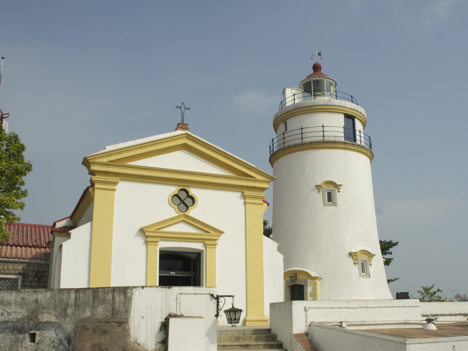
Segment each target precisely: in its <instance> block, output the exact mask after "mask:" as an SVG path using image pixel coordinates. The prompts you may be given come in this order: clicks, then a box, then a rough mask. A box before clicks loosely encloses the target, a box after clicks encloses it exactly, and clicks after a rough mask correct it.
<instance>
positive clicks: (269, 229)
mask: <svg viewBox="0 0 468 351" xmlns="http://www.w3.org/2000/svg"><path fill="white" fill-rule="evenodd" d="M272 233H273V228H272V227H269V226H268V221H267V220H265V219H264V220H263V235H265V236H266V237H267V238H269V237H270V235H271V234H272Z"/></svg>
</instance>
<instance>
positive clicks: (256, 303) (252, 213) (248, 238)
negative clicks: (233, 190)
mask: <svg viewBox="0 0 468 351" xmlns="http://www.w3.org/2000/svg"><path fill="white" fill-rule="evenodd" d="M243 195H244V199H245V256H246V277H247V315H246V316H245V319H244V324H245V325H246V326H259V325H268V324H269V323H268V318H267V317H266V316H265V312H264V285H263V213H264V212H265V210H266V207H267V206H264V205H265V203H264V202H263V199H264V198H265V196H266V195H265V194H263V193H256V192H248V191H244V192H243Z"/></svg>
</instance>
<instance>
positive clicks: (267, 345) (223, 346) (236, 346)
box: [218, 341, 283, 350]
mask: <svg viewBox="0 0 468 351" xmlns="http://www.w3.org/2000/svg"><path fill="white" fill-rule="evenodd" d="M218 350H283V343H282V342H280V341H267V342H247V343H246V342H237V343H218Z"/></svg>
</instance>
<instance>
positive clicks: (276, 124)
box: [273, 105, 367, 133]
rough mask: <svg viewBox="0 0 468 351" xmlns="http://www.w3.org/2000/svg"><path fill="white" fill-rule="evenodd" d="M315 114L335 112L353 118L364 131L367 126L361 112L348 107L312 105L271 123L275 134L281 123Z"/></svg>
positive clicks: (287, 113)
mask: <svg viewBox="0 0 468 351" xmlns="http://www.w3.org/2000/svg"><path fill="white" fill-rule="evenodd" d="M315 112H335V113H343V114H347V115H350V116H353V117H355V118H356V119H358V120H359V121H360V122H361V124H362V128H363V129H364V128H365V127H366V124H367V118H366V116H364V115H363V114H362V113H361V112H359V111H356V110H353V109H352V108H348V107H343V106H335V105H313V106H305V107H300V108H297V109H294V110H291V111H288V112H285V113H284V114H282V115H281V116H279V117H278V118H276V119H275V121H274V122H273V128H274V129H275V132H276V133H277V132H278V127H279V125H280V124H281V123H283V122H284V121H286V120H288V119H290V118H293V117H296V116H299V115H303V114H306V113H315Z"/></svg>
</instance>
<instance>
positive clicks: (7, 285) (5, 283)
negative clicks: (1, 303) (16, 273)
mask: <svg viewBox="0 0 468 351" xmlns="http://www.w3.org/2000/svg"><path fill="white" fill-rule="evenodd" d="M19 288H21V280H20V277H5V276H3V277H0V290H13V289H19Z"/></svg>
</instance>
